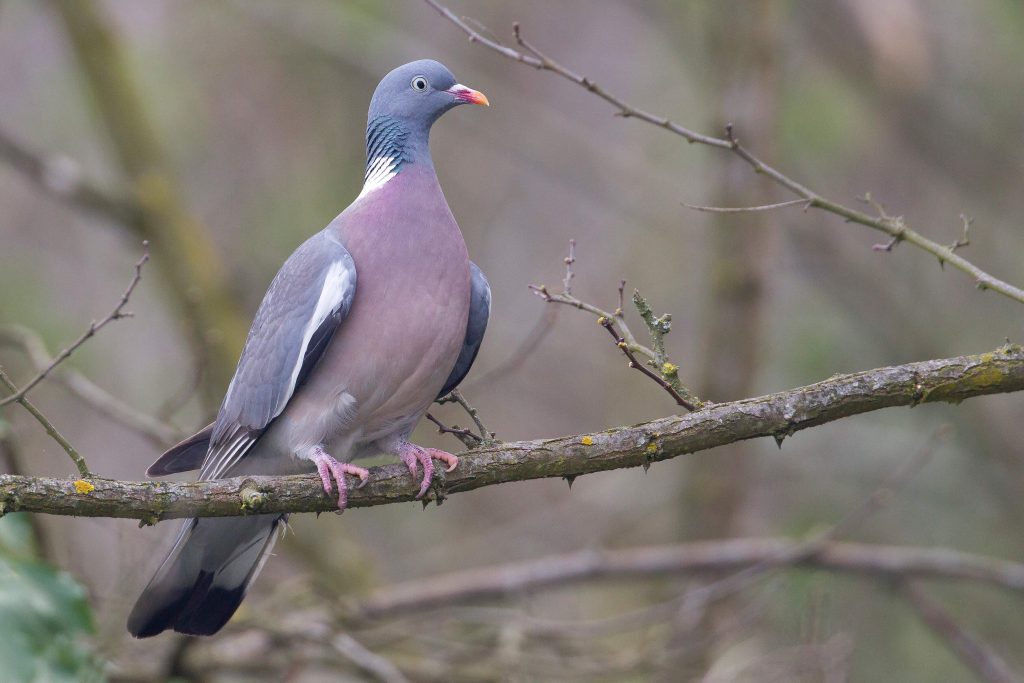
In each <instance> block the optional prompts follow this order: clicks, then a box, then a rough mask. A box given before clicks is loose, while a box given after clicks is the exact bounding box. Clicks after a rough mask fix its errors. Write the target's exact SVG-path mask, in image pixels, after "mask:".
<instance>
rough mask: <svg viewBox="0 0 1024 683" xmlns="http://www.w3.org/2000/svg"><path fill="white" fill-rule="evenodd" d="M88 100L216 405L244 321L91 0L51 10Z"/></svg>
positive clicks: (136, 226)
mask: <svg viewBox="0 0 1024 683" xmlns="http://www.w3.org/2000/svg"><path fill="white" fill-rule="evenodd" d="M50 6H51V7H52V9H53V11H54V12H55V13H56V14H57V15H58V16H59V17H60V19H61V21H62V23H63V25H64V29H65V31H66V32H67V36H68V38H69V39H70V44H71V47H72V50H73V54H74V55H75V57H76V58H77V61H78V64H79V66H80V67H81V69H82V74H83V75H84V76H85V81H86V83H87V87H88V88H89V90H90V92H91V93H92V95H93V98H92V99H93V104H94V105H95V106H96V108H97V111H98V112H99V114H100V123H101V124H102V125H103V127H104V128H105V130H106V133H107V136H108V139H109V141H110V142H111V143H112V145H113V147H114V151H115V152H116V154H117V158H118V160H119V162H120V165H121V167H122V169H123V171H124V174H125V175H126V176H127V178H128V180H129V182H130V184H131V190H132V198H133V200H134V202H135V203H136V204H137V207H138V212H137V213H136V212H133V213H132V214H131V215H132V216H133V217H134V220H131V222H130V223H128V224H127V227H128V228H129V229H130V230H132V231H133V232H134V233H136V234H137V235H138V236H139V237H141V238H143V239H147V240H150V241H151V242H152V243H153V253H154V256H155V260H156V263H157V265H158V266H159V268H160V271H161V273H162V274H163V276H164V277H165V278H166V280H167V282H168V285H169V286H168V288H167V289H168V292H169V294H170V296H171V297H172V298H173V300H174V303H175V304H176V306H177V308H178V310H179V312H180V314H181V315H182V316H183V319H184V322H185V325H186V329H187V330H188V333H189V334H188V336H189V338H190V339H191V341H192V350H193V353H194V355H195V357H196V358H197V359H199V362H200V365H201V367H203V368H205V369H206V370H207V372H208V376H207V377H206V382H205V383H204V389H205V391H204V392H203V394H204V396H205V398H206V401H207V403H208V404H210V405H212V404H215V403H216V400H214V397H215V396H218V397H219V392H222V391H223V389H224V387H225V386H227V383H228V380H229V379H230V376H231V371H232V369H233V368H234V366H235V361H236V360H237V358H238V349H239V348H240V347H241V344H242V341H243V340H244V339H245V331H246V329H247V324H246V319H245V316H244V315H243V314H242V311H241V309H240V307H239V305H238V302H237V301H236V300H235V298H234V296H233V295H232V294H231V292H230V289H229V288H228V285H227V282H228V279H227V274H226V272H225V269H224V265H223V263H222V262H221V259H220V257H219V256H218V254H217V252H216V250H215V248H214V245H213V242H212V240H211V239H210V236H209V233H208V231H206V230H205V229H204V228H203V227H202V226H201V225H200V224H199V223H198V221H197V220H196V219H195V218H194V217H193V216H192V215H190V213H189V211H188V209H187V208H186V206H185V204H184V202H183V201H182V199H181V197H180V190H179V188H178V187H177V185H176V183H175V182H174V180H173V174H172V172H171V169H170V163H169V162H168V160H167V159H166V157H165V155H164V151H163V144H162V143H161V141H160V139H159V135H158V134H157V131H156V129H155V127H154V124H153V123H152V121H151V120H150V117H149V113H148V112H147V106H146V103H145V101H144V100H143V98H142V95H141V94H140V93H139V92H138V90H137V88H136V87H135V84H134V82H133V79H132V76H131V74H130V69H129V66H128V63H127V60H126V59H125V57H124V54H123V50H122V48H121V46H120V44H119V42H118V38H117V36H116V34H115V32H114V30H113V29H112V28H111V27H110V25H109V22H108V20H107V18H106V17H105V16H104V15H103V12H102V10H101V8H100V6H99V5H97V4H96V3H94V2H92V0H81V1H80V2H62V1H60V0H54V1H53V2H51V3H50Z"/></svg>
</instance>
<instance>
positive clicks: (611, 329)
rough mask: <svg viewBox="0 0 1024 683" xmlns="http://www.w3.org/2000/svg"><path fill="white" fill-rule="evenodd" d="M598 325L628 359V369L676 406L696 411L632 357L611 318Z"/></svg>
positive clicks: (627, 345)
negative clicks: (649, 380)
mask: <svg viewBox="0 0 1024 683" xmlns="http://www.w3.org/2000/svg"><path fill="white" fill-rule="evenodd" d="M598 323H600V324H601V326H602V327H603V328H604V329H606V330H608V333H609V334H611V335H612V338H613V339H614V340H615V345H616V346H617V347H618V348H620V349H621V350H622V353H624V354H625V355H626V358H628V359H629V367H631V368H633V369H634V370H639V371H640V372H641V373H642V374H644V375H646V376H647V377H649V378H650V379H651V380H652V381H653V382H654V383H655V384H657V385H658V386H660V387H661V388H662V389H664V390H665V391H666V392H668V395H669V396H671V397H672V399H673V400H674V401H675V402H676V404H678V405H681V406H682V407H684V408H686V409H687V410H689V411H694V410H697V404H696V403H693V402H691V401H688V400H687V399H685V398H683V396H682V395H681V394H680V393H679V392H678V391H676V389H675V387H673V386H672V384H671V382H668V381H666V380H665V379H663V378H662V377H661V376H659V375H657V374H655V373H654V372H652V371H651V370H650V369H649V368H648V367H647V365H646V364H645V363H643V362H641V361H640V360H638V359H637V357H636V355H634V354H633V351H632V350H631V349H630V348H629V344H627V343H626V340H625V339H624V338H623V337H622V335H620V334H619V332H618V330H616V329H615V323H614V322H613V321H612V319H611V318H606V317H603V316H602V317H601V318H598ZM620 324H621V323H620Z"/></svg>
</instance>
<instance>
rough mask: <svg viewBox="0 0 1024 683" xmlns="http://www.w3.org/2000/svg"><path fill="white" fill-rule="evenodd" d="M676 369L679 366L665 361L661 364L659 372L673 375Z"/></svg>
mask: <svg viewBox="0 0 1024 683" xmlns="http://www.w3.org/2000/svg"><path fill="white" fill-rule="evenodd" d="M678 370H679V366H678V365H676V364H675V363H668V362H666V363H665V364H664V365H662V366H661V372H662V374H665V375H674V374H676V372H677V371H678Z"/></svg>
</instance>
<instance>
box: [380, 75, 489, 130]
mask: <svg viewBox="0 0 1024 683" xmlns="http://www.w3.org/2000/svg"><path fill="white" fill-rule="evenodd" d="M460 104H482V105H484V106H487V105H488V104H489V103H488V102H487V98H486V97H485V96H484V94H483V93H481V92H477V91H476V90H473V89H472V88H467V87H466V86H464V85H460V84H459V83H456V81H455V76H453V75H452V72H451V71H449V70H448V69H447V68H446V67H445V65H444V64H441V63H440V62H435V61H434V60H432V59H421V60H419V61H416V62H409V63H408V64H405V65H403V66H400V67H398V68H397V69H395V70H394V71H392V72H391V73H389V74H388V75H387V76H385V77H384V79H383V80H381V82H380V84H378V85H377V89H376V90H375V91H374V93H373V99H372V100H370V113H369V119H370V121H373V120H375V119H378V118H381V117H386V118H389V119H393V120H397V121H399V122H401V123H402V124H404V125H405V126H407V127H408V128H409V129H411V130H419V131H424V132H426V131H429V130H430V126H431V125H432V124H433V123H434V121H437V119H438V118H439V117H440V116H441V114H443V113H445V112H446V111H448V110H449V109H451V108H452V107H455V106H458V105H460Z"/></svg>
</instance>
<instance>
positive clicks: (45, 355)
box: [0, 325, 187, 447]
mask: <svg viewBox="0 0 1024 683" xmlns="http://www.w3.org/2000/svg"><path fill="white" fill-rule="evenodd" d="M0 345H2V346H11V347H14V348H17V349H19V350H20V351H21V352H22V353H24V354H25V355H26V356H27V357H28V359H29V361H30V362H31V363H32V365H33V367H35V369H36V371H37V372H43V370H45V369H47V368H51V372H50V373H49V376H50V378H51V379H52V380H54V381H55V382H57V383H58V384H60V385H62V386H63V387H64V388H66V389H67V390H68V391H69V392H71V393H72V394H73V395H74V396H75V397H76V398H77V399H78V400H80V401H82V402H83V403H85V404H86V405H88V406H90V407H91V408H93V409H94V410H96V411H97V412H98V413H100V414H101V415H104V416H106V417H108V418H110V419H111V420H113V421H114V422H117V423H118V424H120V425H121V426H123V427H127V428H128V429H130V430H132V431H133V432H136V433H137V434H139V435H141V436H143V437H145V438H146V439H148V440H149V441H150V442H151V443H153V444H154V445H156V446H160V447H165V446H167V445H169V444H172V443H175V442H177V441H180V440H181V439H183V438H184V437H185V436H187V434H185V432H184V431H182V430H180V429H178V428H176V427H174V426H173V425H170V424H168V423H166V422H163V421H161V420H159V419H157V418H154V417H152V416H150V415H148V414H147V413H144V412H141V411H139V410H137V409H136V408H134V407H133V406H130V405H128V404H127V403H124V402H123V401H121V399H119V398H117V397H116V396H114V395H113V394H110V393H109V392H107V391H106V390H105V389H103V388H101V387H99V386H97V385H96V384H95V383H93V381H92V380H90V379H89V378H88V377H86V376H85V375H83V374H82V373H80V372H78V371H77V370H74V369H72V368H68V367H54V366H55V365H56V363H55V361H56V359H55V358H54V357H52V356H51V355H50V352H49V351H48V350H47V349H46V344H45V342H43V339H42V337H40V336H39V335H38V334H36V333H35V332H33V331H32V330H30V329H28V328H26V327H22V326H20V325H6V326H0Z"/></svg>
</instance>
